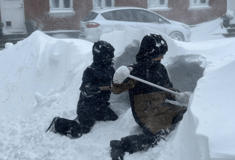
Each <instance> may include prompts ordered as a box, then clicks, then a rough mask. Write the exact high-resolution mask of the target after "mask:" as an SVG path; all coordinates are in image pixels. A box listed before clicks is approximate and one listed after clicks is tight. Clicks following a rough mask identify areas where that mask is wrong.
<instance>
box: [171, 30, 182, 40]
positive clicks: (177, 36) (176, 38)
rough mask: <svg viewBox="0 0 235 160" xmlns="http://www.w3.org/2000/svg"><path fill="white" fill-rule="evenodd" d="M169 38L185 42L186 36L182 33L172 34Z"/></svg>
mask: <svg viewBox="0 0 235 160" xmlns="http://www.w3.org/2000/svg"><path fill="white" fill-rule="evenodd" d="M169 36H170V37H171V38H172V39H175V40H177V41H184V36H183V34H182V33H180V32H172V33H171V34H170V35H169Z"/></svg>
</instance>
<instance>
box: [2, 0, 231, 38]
mask: <svg viewBox="0 0 235 160" xmlns="http://www.w3.org/2000/svg"><path fill="white" fill-rule="evenodd" d="M226 1H227V0H180V1H177V0H0V8H1V12H0V20H1V22H2V23H1V25H0V27H1V28H2V33H3V35H19V34H22V35H28V34H31V33H32V32H33V31H34V30H35V29H38V30H42V31H45V32H78V31H79V29H80V26H79V24H80V21H81V20H82V19H83V18H84V17H85V16H86V15H87V14H88V12H89V11H90V10H92V9H102V8H107V7H119V6H133V7H142V8H147V9H149V10H152V11H154V12H157V13H158V14H160V15H163V16H164V17H166V18H168V19H171V20H176V21H179V22H183V23H185V24H188V25H193V24H198V23H201V22H205V21H210V20H213V19H216V18H218V17H220V16H222V15H223V14H224V13H225V12H226V6H227V3H226ZM0 31H1V30H0ZM0 34H1V33H0Z"/></svg>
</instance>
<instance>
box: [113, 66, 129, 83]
mask: <svg viewBox="0 0 235 160" xmlns="http://www.w3.org/2000/svg"><path fill="white" fill-rule="evenodd" d="M129 75H130V69H128V68H127V67H126V66H121V67H119V68H118V69H117V70H116V72H115V74H114V76H113V83H115V84H121V83H122V82H123V81H124V80H125V79H126V78H127V77H128V76H129Z"/></svg>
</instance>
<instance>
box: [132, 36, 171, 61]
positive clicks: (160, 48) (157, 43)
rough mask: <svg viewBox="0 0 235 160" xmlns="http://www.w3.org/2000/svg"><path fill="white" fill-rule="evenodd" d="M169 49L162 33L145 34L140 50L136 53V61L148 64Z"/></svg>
mask: <svg viewBox="0 0 235 160" xmlns="http://www.w3.org/2000/svg"><path fill="white" fill-rule="evenodd" d="M167 51H168V46H167V43H166V41H165V40H164V39H163V38H162V36H160V35H156V34H150V35H146V36H144V38H143V39H142V41H141V45H140V50H139V52H138V54H137V55H136V62H138V63H143V64H146V65H147V64H148V63H152V62H151V61H152V59H154V58H157V57H160V56H162V55H164V54H165V53H166V52H167Z"/></svg>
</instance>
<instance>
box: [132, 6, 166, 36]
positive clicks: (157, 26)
mask: <svg viewBox="0 0 235 160" xmlns="http://www.w3.org/2000/svg"><path fill="white" fill-rule="evenodd" d="M133 12H134V15H135V16H134V19H135V21H137V22H138V23H137V24H138V27H139V28H141V27H148V28H151V29H154V30H157V31H160V32H163V33H166V26H165V23H164V21H162V18H161V17H160V16H158V15H157V14H155V13H152V12H149V11H145V10H140V9H136V10H133Z"/></svg>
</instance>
